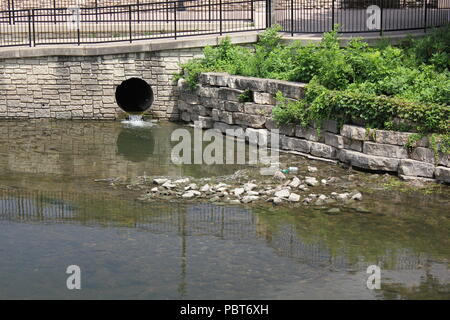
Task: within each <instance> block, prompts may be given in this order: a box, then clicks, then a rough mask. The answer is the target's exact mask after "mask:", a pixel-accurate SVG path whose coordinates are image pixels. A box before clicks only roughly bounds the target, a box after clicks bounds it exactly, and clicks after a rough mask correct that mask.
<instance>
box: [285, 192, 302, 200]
mask: <svg viewBox="0 0 450 320" xmlns="http://www.w3.org/2000/svg"><path fill="white" fill-rule="evenodd" d="M288 200H289V201H291V202H299V201H300V195H298V194H296V193H291V194H290V195H289V198H288Z"/></svg>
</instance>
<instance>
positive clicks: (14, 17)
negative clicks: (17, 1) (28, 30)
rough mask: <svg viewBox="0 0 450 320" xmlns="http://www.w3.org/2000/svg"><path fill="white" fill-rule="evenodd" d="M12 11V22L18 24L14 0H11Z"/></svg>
mask: <svg viewBox="0 0 450 320" xmlns="http://www.w3.org/2000/svg"><path fill="white" fill-rule="evenodd" d="M11 10H12V11H11V12H10V14H12V24H16V8H15V6H14V0H11Z"/></svg>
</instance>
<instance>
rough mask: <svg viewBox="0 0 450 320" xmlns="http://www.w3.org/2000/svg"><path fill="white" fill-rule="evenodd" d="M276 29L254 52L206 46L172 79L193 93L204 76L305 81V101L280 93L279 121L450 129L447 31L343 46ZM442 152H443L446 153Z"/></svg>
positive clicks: (333, 39) (329, 37) (328, 38)
mask: <svg viewBox="0 0 450 320" xmlns="http://www.w3.org/2000/svg"><path fill="white" fill-rule="evenodd" d="M278 30H279V29H278V28H271V29H269V30H267V31H265V32H264V33H263V34H261V35H260V37H259V41H258V43H256V44H255V45H254V46H253V48H246V47H242V46H238V45H233V44H231V42H230V41H229V40H228V39H225V40H223V41H222V42H221V43H220V44H219V45H218V46H217V47H214V48H213V47H206V48H205V49H204V55H205V57H204V58H201V59H194V60H191V61H190V62H188V63H187V64H184V65H183V66H182V71H181V72H180V74H179V75H178V77H183V78H185V79H186V80H187V82H188V83H189V85H190V86H191V87H192V88H195V87H196V85H197V81H198V76H199V74H200V73H202V72H208V71H219V72H228V73H230V74H235V75H243V76H253V77H259V78H271V79H279V80H288V81H297V82H304V83H308V86H307V90H306V97H305V99H303V100H301V101H291V100H288V99H284V98H283V97H282V96H281V95H278V100H279V104H278V106H277V107H276V108H274V110H273V116H274V119H275V120H276V121H277V122H279V123H299V124H300V123H301V124H308V123H311V122H315V123H316V125H317V126H318V127H320V123H321V121H323V120H325V119H335V120H338V121H339V122H340V123H355V122H356V123H363V124H364V125H366V126H368V127H371V128H378V129H394V130H401V131H415V132H419V133H423V134H426V133H437V134H443V135H444V139H441V140H442V141H449V139H448V134H449V129H450V106H449V105H450V71H449V66H450V45H449V39H450V26H447V27H443V28H440V29H438V30H434V31H432V32H431V34H430V35H428V36H427V37H424V38H420V39H407V40H405V41H404V42H403V43H402V44H401V45H399V46H392V45H389V44H387V43H386V42H385V41H383V42H380V44H379V45H376V46H374V47H370V46H369V45H368V44H367V43H366V42H364V41H362V40H361V39H354V40H351V41H350V42H349V43H348V45H347V46H345V47H341V46H340V44H339V40H338V36H337V32H336V31H332V32H328V33H325V34H324V36H323V40H322V41H321V42H319V43H313V44H307V45H302V44H301V43H300V42H298V41H294V42H289V43H286V42H283V41H282V39H281V36H280V35H279V33H278ZM444 149H445V148H444Z"/></svg>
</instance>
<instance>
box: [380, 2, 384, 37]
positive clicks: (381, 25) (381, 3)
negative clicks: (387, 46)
mask: <svg viewBox="0 0 450 320" xmlns="http://www.w3.org/2000/svg"><path fill="white" fill-rule="evenodd" d="M382 35H383V0H381V1H380V36H382Z"/></svg>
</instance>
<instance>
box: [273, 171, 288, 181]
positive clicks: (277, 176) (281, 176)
mask: <svg viewBox="0 0 450 320" xmlns="http://www.w3.org/2000/svg"><path fill="white" fill-rule="evenodd" d="M273 177H274V178H275V179H277V180H285V179H286V176H285V175H284V173H283V172H281V171H277V172H275V174H274V175H273Z"/></svg>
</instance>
